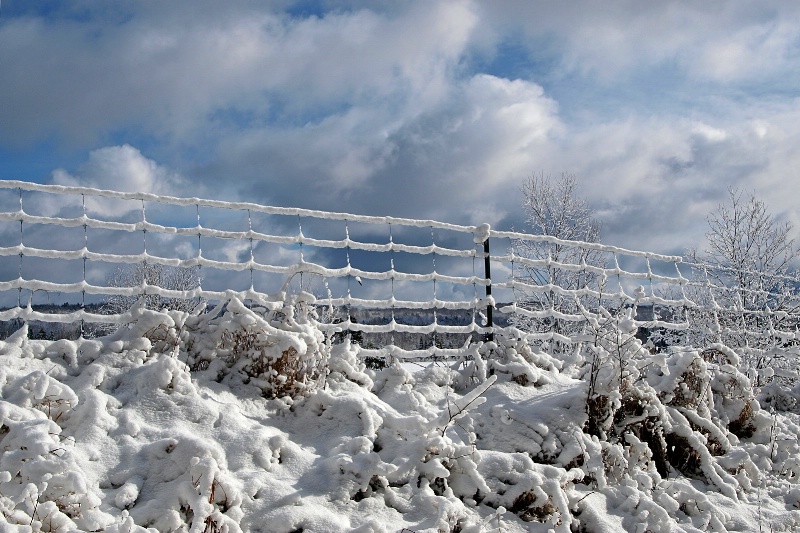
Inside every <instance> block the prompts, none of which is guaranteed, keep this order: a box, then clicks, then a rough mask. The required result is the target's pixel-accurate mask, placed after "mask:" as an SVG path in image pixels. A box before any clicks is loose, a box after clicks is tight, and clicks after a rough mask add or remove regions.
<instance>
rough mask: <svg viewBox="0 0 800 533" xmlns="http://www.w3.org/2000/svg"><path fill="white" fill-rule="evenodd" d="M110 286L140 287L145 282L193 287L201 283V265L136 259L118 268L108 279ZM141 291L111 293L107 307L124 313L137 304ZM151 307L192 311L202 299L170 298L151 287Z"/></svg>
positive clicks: (148, 300) (184, 288)
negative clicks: (120, 293)
mask: <svg viewBox="0 0 800 533" xmlns="http://www.w3.org/2000/svg"><path fill="white" fill-rule="evenodd" d="M107 283H108V285H109V286H110V287H139V286H141V285H143V284H145V283H146V284H147V285H154V286H157V287H160V288H162V289H167V290H173V291H191V290H193V289H196V288H197V287H199V286H200V269H199V268H198V267H190V268H179V267H169V266H164V265H161V264H158V263H145V262H142V263H136V264H134V265H125V266H121V267H119V268H117V269H116V270H115V271H114V272H113V273H112V274H111V275H110V276H109V277H108V279H107ZM139 298H141V295H138V294H137V295H132V296H109V297H108V300H107V301H106V305H105V306H104V307H105V310H106V311H107V312H109V313H112V314H118V313H124V312H125V311H127V310H128V309H130V308H131V306H132V305H133V304H135V303H136V302H137V301H138V300H139ZM144 298H145V306H146V307H147V308H148V309H153V310H156V311H161V310H163V309H174V310H178V311H186V312H190V311H192V310H193V309H194V308H195V307H197V305H198V303H200V301H199V299H197V298H168V297H165V296H161V295H160V294H157V293H156V291H151V292H150V293H148V294H146V295H145V296H144Z"/></svg>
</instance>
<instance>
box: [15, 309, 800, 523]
mask: <svg viewBox="0 0 800 533" xmlns="http://www.w3.org/2000/svg"><path fill="white" fill-rule="evenodd" d="M126 321H127V322H129V325H128V326H127V327H124V328H122V329H121V330H120V331H118V332H117V333H115V334H113V335H111V336H109V337H105V338H100V339H90V340H85V339H81V340H78V341H66V340H61V341H54V342H52V341H32V340H29V339H27V336H26V331H25V328H23V330H20V331H19V332H18V333H17V334H15V335H14V336H13V337H11V338H9V339H7V341H6V342H3V343H1V345H0V450H1V451H2V456H1V457H0V531H19V532H22V531H60V532H67V531H75V530H78V531H106V532H126V533H133V532H136V531H143V528H150V529H151V530H157V531H196V532H215V531H216V532H222V531H228V532H234V531H253V532H259V531H261V532H275V533H290V532H301V531H302V532H307V533H308V532H337V531H359V532H370V531H371V532H400V531H404V532H418V533H419V532H422V531H429V532H439V531H443V532H457V531H460V532H462V533H466V532H490V531H503V532H523V531H541V532H546V531H556V532H568V531H581V532H612V531H636V532H641V533H644V532H646V531H650V532H671V531H726V530H727V531H747V532H753V531H797V530H798V529H800V510H798V507H799V506H800V488H799V487H798V484H797V480H798V476H799V475H800V454H799V453H798V451H799V450H800V447H798V442H797V438H798V435H800V427H799V426H798V419H797V415H796V414H795V413H794V412H793V411H792V409H793V408H794V405H795V404H794V401H795V396H794V395H793V394H792V393H791V391H785V390H784V391H780V390H778V389H776V388H772V389H769V390H765V391H762V395H761V397H760V399H761V401H762V403H765V402H767V400H769V403H770V405H773V406H776V407H779V408H781V409H783V410H780V411H777V412H775V413H774V414H771V413H769V412H767V410H766V409H765V408H761V407H760V405H759V402H758V401H757V399H756V398H755V397H753V395H752V392H751V389H750V388H749V385H748V384H749V382H748V381H747V378H745V377H744V376H743V375H742V374H740V373H739V372H738V370H736V368H735V365H734V363H735V359H736V354H734V353H732V352H730V351H729V350H726V349H725V348H724V347H716V348H715V351H713V352H707V353H703V354H701V353H699V352H697V351H693V350H686V351H681V350H673V352H672V353H670V354H666V355H660V356H657V357H652V358H650V354H649V353H647V352H646V350H643V349H642V347H641V344H638V341H636V340H635V339H632V338H631V337H629V336H628V337H624V338H625V341H626V342H625V343H624V351H625V353H626V354H627V362H626V363H624V364H621V366H620V365H619V364H618V365H617V366H615V365H614V359H613V358H607V357H606V358H604V357H605V356H606V355H608V354H609V353H610V352H607V351H606V352H603V351H602V349H601V348H602V346H600V347H598V348H596V349H595V351H594V352H593V353H595V355H596V356H597V358H596V359H594V361H595V362H596V363H598V364H596V365H594V367H593V366H592V365H591V364H589V363H590V362H588V363H587V364H586V365H583V366H581V365H571V366H570V367H565V366H562V363H561V362H559V361H556V360H554V359H553V358H551V357H550V356H548V355H546V354H544V353H541V352H540V351H539V350H538V349H536V348H532V347H531V346H529V345H528V344H527V343H526V342H525V341H524V340H523V336H522V335H520V334H519V333H518V332H516V331H515V330H513V329H507V330H505V332H503V333H501V334H498V336H497V340H496V343H491V344H478V345H473V346H469V347H465V348H464V357H463V360H462V361H461V362H451V363H450V364H449V365H442V364H433V365H429V366H427V367H425V368H420V369H418V370H417V371H415V372H409V370H408V365H401V364H390V365H389V366H387V367H386V368H383V369H380V370H368V369H366V368H365V367H364V365H363V364H362V363H361V362H360V360H359V359H358V356H357V355H358V350H357V347H355V346H350V345H349V344H347V343H345V344H341V345H334V346H330V345H329V344H327V343H326V342H325V339H324V338H323V336H322V334H321V333H320V332H319V330H317V329H315V327H314V321H313V320H311V319H309V317H308V315H307V314H306V313H303V312H300V311H298V309H295V308H294V307H292V306H288V307H287V308H286V309H284V312H283V313H281V314H279V315H274V314H273V316H271V317H266V318H265V317H263V316H260V315H259V314H258V313H256V312H254V311H252V310H250V309H247V308H245V307H244V306H243V305H241V303H240V302H238V301H236V300H233V301H231V302H228V304H227V306H226V307H225V308H224V309H223V308H222V307H220V308H218V309H215V310H213V311H211V312H207V313H204V314H200V315H193V316H187V315H185V314H181V313H178V312H169V313H156V312H153V311H148V310H146V309H142V308H136V309H134V310H132V311H131V312H130V313H129V314H128V315H127V316H126ZM628 333H630V332H628ZM621 353H622V351H618V352H616V354H617V355H619V354H621ZM712 356H713V357H712ZM648 358H649V359H648ZM618 360H621V359H618ZM587 361H589V360H588V359H587ZM643 362H644V364H642V363H643ZM592 368H594V369H595V372H592ZM616 375H618V376H620V380H618V381H617V382H614V379H615V378H614V376H616ZM593 376H594V377H593ZM614 383H616V384H614ZM604 387H605V388H604ZM291 396H294V397H293V398H292V397H291ZM604 413H605V414H604ZM737 434H738V435H739V436H737Z"/></svg>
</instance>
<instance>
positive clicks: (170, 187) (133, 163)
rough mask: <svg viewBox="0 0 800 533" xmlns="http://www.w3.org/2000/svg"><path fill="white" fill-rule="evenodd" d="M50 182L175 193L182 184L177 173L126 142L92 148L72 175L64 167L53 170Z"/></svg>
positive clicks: (98, 187)
mask: <svg viewBox="0 0 800 533" xmlns="http://www.w3.org/2000/svg"><path fill="white" fill-rule="evenodd" d="M53 183H54V184H56V185H73V186H82V187H93V188H97V189H110V190H115V191H123V192H147V193H154V194H175V193H176V192H178V190H179V189H180V188H181V186H182V185H183V184H184V180H183V178H182V177H181V176H179V175H178V174H176V173H175V172H171V171H169V170H168V169H166V168H164V167H162V166H160V165H158V164H157V163H156V162H155V161H153V160H152V159H148V158H146V157H145V156H144V155H142V153H141V152H140V151H139V150H138V149H136V148H134V147H133V146H130V145H128V144H124V145H122V146H107V147H105V148H99V149H97V150H92V151H91V152H90V153H89V159H88V160H87V161H86V162H85V163H83V164H81V165H80V167H78V175H77V176H73V175H71V174H69V173H68V172H67V171H66V170H64V169H57V170H55V171H53Z"/></svg>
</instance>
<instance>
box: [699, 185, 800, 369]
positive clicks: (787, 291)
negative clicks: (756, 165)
mask: <svg viewBox="0 0 800 533" xmlns="http://www.w3.org/2000/svg"><path fill="white" fill-rule="evenodd" d="M708 226H709V230H708V232H707V233H706V241H707V247H706V249H705V250H704V251H703V252H698V251H697V250H690V251H689V252H688V253H687V256H688V259H689V261H690V262H692V263H693V264H694V265H695V276H696V278H698V279H700V280H702V281H707V284H705V286H704V285H700V286H699V287H697V288H696V290H695V294H694V295H693V296H694V299H696V300H698V303H700V304H701V307H702V308H714V309H716V311H714V312H713V313H708V312H706V315H707V316H705V317H698V318H699V319H701V320H700V321H699V322H700V323H702V322H706V323H708V325H710V329H709V331H710V334H708V335H706V336H707V337H712V338H709V339H706V340H707V341H709V340H721V341H723V342H725V343H726V344H729V345H732V346H747V347H751V348H760V349H766V348H771V347H773V345H776V343H777V344H781V343H782V342H783V341H781V340H780V339H779V338H778V339H776V337H775V336H774V335H773V334H772V332H774V331H776V330H780V329H794V327H796V326H797V322H798V320H797V319H798V316H797V315H798V312H800V306H799V305H798V303H799V302H798V279H797V276H796V272H795V271H794V269H793V265H792V263H794V262H795V261H796V260H797V259H798V257H800V250H798V249H797V248H796V247H795V245H794V240H793V239H792V238H791V232H792V229H793V228H792V224H791V223H790V222H779V221H778V220H776V219H775V217H773V216H772V215H771V214H770V213H769V211H768V210H767V206H766V204H765V203H764V201H763V200H761V199H759V198H756V196H755V195H754V194H752V193H749V194H745V193H743V192H742V191H741V190H738V189H733V188H732V189H729V190H728V197H727V199H726V201H725V203H722V204H720V205H719V206H717V208H716V209H715V210H714V211H713V212H711V213H710V214H709V215H708ZM704 278H705V279H704ZM712 298H713V301H711V300H712ZM704 304H705V305H704ZM712 314H713V316H712ZM703 318H705V320H702V319H703ZM713 337H716V339H714V338H713ZM769 359H770V360H771V358H769ZM766 362H767V359H764V358H763V357H759V358H758V364H757V366H763V365H764V364H766Z"/></svg>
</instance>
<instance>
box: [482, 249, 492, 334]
mask: <svg viewBox="0 0 800 533" xmlns="http://www.w3.org/2000/svg"><path fill="white" fill-rule="evenodd" d="M483 270H484V274H485V275H486V299H487V300H488V299H489V297H490V296H491V295H492V259H491V255H490V253H489V237H488V236H487V237H486V240H485V241H483ZM492 307H493V306H492V303H491V302H487V303H486V327H488V328H489V333H487V334H486V340H487V341H489V342H492V341H494V321H493V320H492Z"/></svg>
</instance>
